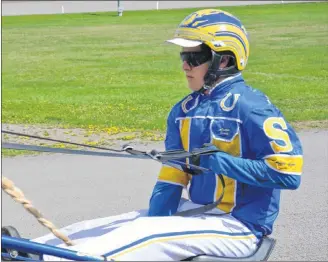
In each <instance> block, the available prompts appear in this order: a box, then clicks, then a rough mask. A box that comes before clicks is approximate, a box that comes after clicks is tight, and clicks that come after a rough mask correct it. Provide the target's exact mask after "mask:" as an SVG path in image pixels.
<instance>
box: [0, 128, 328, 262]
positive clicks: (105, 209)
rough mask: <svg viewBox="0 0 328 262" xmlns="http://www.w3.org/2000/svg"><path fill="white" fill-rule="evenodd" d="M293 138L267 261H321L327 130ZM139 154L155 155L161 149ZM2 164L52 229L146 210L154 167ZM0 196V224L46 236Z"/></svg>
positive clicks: (62, 158) (43, 159) (71, 161)
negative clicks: (292, 175)
mask: <svg viewBox="0 0 328 262" xmlns="http://www.w3.org/2000/svg"><path fill="white" fill-rule="evenodd" d="M299 135H300V138H301V140H302V143H303V147H304V157H305V167H304V174H303V178H302V185H301V187H300V188H299V189H298V190H297V191H285V192H283V194H282V200H281V202H282V205H281V212H280V216H279V219H278V221H277V223H276V225H275V231H274V234H273V236H274V237H275V238H277V240H278V244H277V246H276V248H275V250H274V252H273V254H272V256H271V259H272V260H285V261H286V260H289V261H290V260H294V261H295V260H308V261H313V260H326V259H327V257H328V249H327V246H328V239H327V235H328V229H327V221H328V176H327V174H328V147H327V145H328V130H326V131H307V132H301V133H300V134H299ZM136 148H141V149H142V148H145V146H143V145H140V146H138V145H136ZM147 148H148V149H152V148H156V149H159V150H161V149H163V147H162V144H161V143H152V144H149V145H148V146H147ZM2 164H3V168H2V174H3V175H4V176H6V177H8V178H10V179H12V180H13V181H14V182H15V183H16V185H17V186H18V187H20V188H21V189H22V190H23V191H24V193H25V195H26V197H27V198H29V199H30V200H32V202H33V203H34V205H35V206H36V207H37V208H38V209H40V210H41V212H42V213H43V214H44V215H45V216H46V217H47V218H49V219H51V220H52V221H53V222H54V223H55V224H56V225H57V226H58V227H62V226H66V225H69V224H71V223H74V222H77V221H81V220H85V219H92V218H96V217H104V216H109V215H114V214H119V213H122V212H127V211H131V210H135V209H141V208H145V207H147V205H148V200H149V195H150V193H151V190H152V187H153V185H154V183H155V181H156V176H157V173H158V171H159V168H160V164H158V163H157V162H153V161H151V160H138V159H128V160H126V159H113V158H105V157H90V156H73V155H59V154H56V155H42V156H25V157H24V156H19V157H15V158H4V159H3V160H2ZM2 196H3V199H2V212H3V214H2V224H3V225H9V224H12V225H14V226H16V227H17V228H18V229H19V231H21V232H22V234H23V236H25V237H28V238H35V237H38V236H41V235H43V234H46V233H48V231H47V230H46V229H45V228H43V227H42V226H41V225H39V224H38V222H36V220H35V219H34V218H33V217H32V216H31V215H30V214H28V213H27V211H25V210H24V209H23V208H22V206H21V205H20V204H17V203H15V202H14V201H13V200H12V199H10V198H9V196H7V195H6V194H2Z"/></svg>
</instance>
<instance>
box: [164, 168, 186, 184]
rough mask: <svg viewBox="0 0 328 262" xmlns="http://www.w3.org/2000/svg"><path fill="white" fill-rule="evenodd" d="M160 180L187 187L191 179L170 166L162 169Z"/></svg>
mask: <svg viewBox="0 0 328 262" xmlns="http://www.w3.org/2000/svg"><path fill="white" fill-rule="evenodd" d="M158 180H160V181H162V182H167V183H172V184H179V185H182V186H184V187H186V186H187V185H188V182H189V178H188V176H187V174H186V173H184V172H183V171H181V170H178V169H176V168H173V167H169V166H163V167H162V169H161V171H160V173H159V176H158Z"/></svg>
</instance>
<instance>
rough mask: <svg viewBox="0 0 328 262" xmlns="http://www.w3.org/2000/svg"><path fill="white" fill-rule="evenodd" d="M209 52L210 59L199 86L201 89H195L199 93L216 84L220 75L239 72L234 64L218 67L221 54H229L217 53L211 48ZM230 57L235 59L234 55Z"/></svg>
mask: <svg viewBox="0 0 328 262" xmlns="http://www.w3.org/2000/svg"><path fill="white" fill-rule="evenodd" d="M211 52H212V60H211V63H210V66H209V68H208V70H207V73H206V74H205V76H204V85H203V86H202V87H201V89H199V90H198V91H197V92H198V93H200V94H204V93H205V92H206V91H207V90H211V89H212V88H213V87H214V86H215V85H216V83H217V81H218V80H219V78H220V77H222V76H224V77H228V76H232V75H235V74H237V73H239V70H238V69H237V68H236V66H235V64H234V65H232V66H229V67H225V68H220V64H221V62H222V59H223V56H224V55H229V56H231V55H230V54H227V53H224V52H221V53H220V54H219V53H216V52H214V51H213V50H211ZM231 57H232V56H231ZM232 58H233V59H235V58H234V57H232Z"/></svg>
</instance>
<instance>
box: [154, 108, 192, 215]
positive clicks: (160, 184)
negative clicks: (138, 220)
mask: <svg viewBox="0 0 328 262" xmlns="http://www.w3.org/2000/svg"><path fill="white" fill-rule="evenodd" d="M174 109H176V108H173V109H172V110H171V112H170V114H169V116H168V119H167V131H166V138H165V150H167V151H168V150H178V149H183V146H182V142H181V138H180V129H179V125H178V123H176V122H175V110H174ZM188 182H189V178H188V175H187V174H186V173H184V172H182V171H180V170H178V169H175V168H173V167H170V166H166V165H163V166H162V168H161V170H160V172H159V175H158V179H157V182H156V184H155V187H154V189H153V192H152V195H151V198H150V203H149V211H148V215H149V216H169V215H172V214H174V213H176V211H177V209H178V206H179V202H180V199H181V194H182V189H183V187H185V186H187V184H188Z"/></svg>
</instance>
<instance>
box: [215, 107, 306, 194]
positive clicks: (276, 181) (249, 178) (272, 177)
mask: <svg viewBox="0 0 328 262" xmlns="http://www.w3.org/2000/svg"><path fill="white" fill-rule="evenodd" d="M243 133H244V138H245V139H246V143H244V145H246V146H247V147H248V150H249V154H248V156H247V157H246V158H239V157H234V156H231V155H228V154H226V153H221V152H219V153H217V154H215V155H212V156H211V157H210V160H209V161H210V166H211V168H212V170H213V171H214V172H216V173H219V172H221V173H223V174H225V175H227V176H228V177H230V178H233V179H235V180H237V181H239V182H242V183H246V184H250V185H254V186H259V187H270V188H277V189H297V188H298V187H299V185H300V182H301V174H302V168H303V151H302V146H301V143H300V140H299V138H298V137H297V134H296V133H295V131H294V130H293V128H292V127H291V126H290V125H289V124H288V123H287V122H286V121H285V119H284V117H283V116H282V114H281V113H280V111H279V110H278V109H276V108H275V107H274V106H270V107H267V108H261V109H253V110H252V111H251V112H250V114H249V115H248V117H247V119H246V120H245V122H244V123H243Z"/></svg>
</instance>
